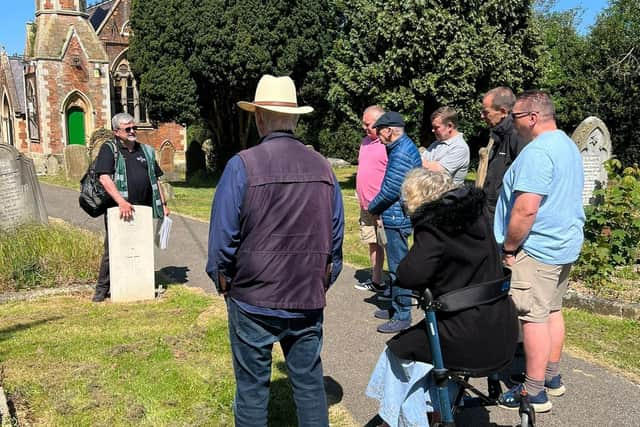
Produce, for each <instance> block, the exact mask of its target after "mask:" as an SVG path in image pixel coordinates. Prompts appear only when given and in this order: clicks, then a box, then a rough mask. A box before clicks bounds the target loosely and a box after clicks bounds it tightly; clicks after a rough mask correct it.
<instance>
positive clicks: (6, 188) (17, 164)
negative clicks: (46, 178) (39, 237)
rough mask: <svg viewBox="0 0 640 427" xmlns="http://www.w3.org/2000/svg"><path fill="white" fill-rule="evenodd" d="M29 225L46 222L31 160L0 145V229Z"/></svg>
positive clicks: (6, 146) (40, 192)
mask: <svg viewBox="0 0 640 427" xmlns="http://www.w3.org/2000/svg"><path fill="white" fill-rule="evenodd" d="M30 222H40V223H42V224H46V223H47V222H48V216H47V209H46V207H45V204H44V198H43V197H42V191H41V190H40V184H39V182H38V178H37V177H36V171H35V167H34V165H33V160H31V159H29V158H26V157H24V156H23V155H22V154H20V153H19V152H18V150H16V149H15V148H14V147H12V146H10V145H7V144H0V229H3V230H10V229H13V228H15V227H16V226H18V225H20V224H25V223H30Z"/></svg>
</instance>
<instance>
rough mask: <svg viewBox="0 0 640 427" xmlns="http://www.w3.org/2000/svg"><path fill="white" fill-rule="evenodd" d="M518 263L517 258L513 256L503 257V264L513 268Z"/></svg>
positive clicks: (506, 255)
mask: <svg viewBox="0 0 640 427" xmlns="http://www.w3.org/2000/svg"><path fill="white" fill-rule="evenodd" d="M515 262H516V257H515V256H513V255H511V254H504V255H502V264H504V265H506V266H507V267H511V266H512V265H513V264H515Z"/></svg>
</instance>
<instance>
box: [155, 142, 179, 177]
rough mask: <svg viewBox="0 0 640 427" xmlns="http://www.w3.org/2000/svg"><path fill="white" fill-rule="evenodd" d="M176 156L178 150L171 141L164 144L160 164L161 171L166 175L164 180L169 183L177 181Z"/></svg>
mask: <svg viewBox="0 0 640 427" xmlns="http://www.w3.org/2000/svg"><path fill="white" fill-rule="evenodd" d="M175 154H176V149H175V147H174V146H173V144H172V143H171V141H169V140H167V141H165V142H163V143H162V146H161V147H160V154H159V156H158V157H159V159H158V164H159V165H160V169H162V172H163V173H164V178H165V179H166V180H169V181H175V179H174V173H173V171H174V169H175V168H174V158H175Z"/></svg>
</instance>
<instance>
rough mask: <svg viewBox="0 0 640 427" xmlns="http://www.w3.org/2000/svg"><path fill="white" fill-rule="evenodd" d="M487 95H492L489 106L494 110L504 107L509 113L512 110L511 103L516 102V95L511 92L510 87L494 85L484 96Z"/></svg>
mask: <svg viewBox="0 0 640 427" xmlns="http://www.w3.org/2000/svg"><path fill="white" fill-rule="evenodd" d="M489 95H491V96H492V97H493V99H492V100H491V107H492V108H493V109H494V110H499V109H501V108H504V109H505V110H506V111H507V112H509V113H510V112H511V110H513V105H514V104H515V103H516V96H515V95H514V94H513V91H512V90H511V88H508V87H506V86H498V87H494V88H493V89H491V90H490V91H489V92H487V93H486V94H485V95H484V96H485V97H487V96H489Z"/></svg>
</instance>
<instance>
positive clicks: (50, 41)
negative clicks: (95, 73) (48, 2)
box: [32, 14, 108, 62]
mask: <svg viewBox="0 0 640 427" xmlns="http://www.w3.org/2000/svg"><path fill="white" fill-rule="evenodd" d="M34 26H35V27H36V28H35V34H36V35H35V42H34V46H33V51H32V54H33V59H62V57H63V56H64V55H65V52H66V49H67V47H68V45H69V41H70V39H71V38H72V37H73V36H74V35H75V36H76V37H77V38H78V40H79V41H80V42H81V46H82V50H83V51H84V53H85V55H86V57H87V58H88V60H89V61H94V62H106V61H107V60H108V59H107V54H106V52H105V51H104V48H103V47H102V44H101V43H100V40H99V39H98V37H97V36H96V33H95V32H94V31H93V27H91V25H90V24H89V21H88V20H87V19H86V18H84V17H81V16H69V15H55V14H43V15H40V16H38V17H37V19H36V23H35V24H34Z"/></svg>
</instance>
